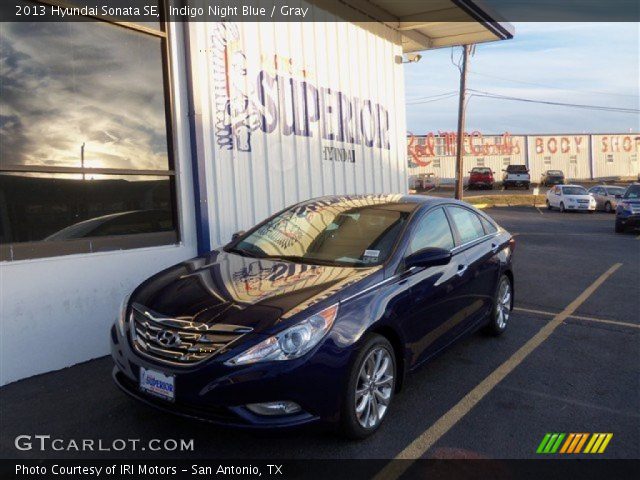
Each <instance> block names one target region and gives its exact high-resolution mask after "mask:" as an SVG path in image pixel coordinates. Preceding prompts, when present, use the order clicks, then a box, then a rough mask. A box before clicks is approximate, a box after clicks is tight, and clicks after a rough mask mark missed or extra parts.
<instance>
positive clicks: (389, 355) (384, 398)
mask: <svg viewBox="0 0 640 480" xmlns="http://www.w3.org/2000/svg"><path fill="white" fill-rule="evenodd" d="M395 379H396V358H395V354H394V351H393V347H392V346H391V344H390V343H389V341H388V340H387V339H386V338H384V337H383V336H381V335H377V334H371V335H369V336H368V337H367V338H366V340H365V342H364V345H363V347H362V349H361V350H360V353H358V356H357V357H356V360H355V362H354V363H353V366H352V367H351V372H350V374H349V382H348V384H347V389H346V392H345V393H344V398H343V402H342V417H341V421H342V432H343V433H344V435H346V436H347V437H350V438H356V439H358V438H365V437H368V436H369V435H371V434H372V433H373V432H375V431H376V430H377V429H378V428H379V427H380V425H381V424H382V421H383V420H384V417H385V414H386V413H387V410H388V408H389V406H390V405H391V400H392V399H393V394H394V389H395V386H396V384H395Z"/></svg>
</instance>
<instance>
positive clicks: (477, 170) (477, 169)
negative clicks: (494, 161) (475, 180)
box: [471, 167, 491, 173]
mask: <svg viewBox="0 0 640 480" xmlns="http://www.w3.org/2000/svg"><path fill="white" fill-rule="evenodd" d="M471 173H491V169H490V168H489V167H474V168H472V169H471Z"/></svg>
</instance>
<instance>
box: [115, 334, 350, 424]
mask: <svg viewBox="0 0 640 480" xmlns="http://www.w3.org/2000/svg"><path fill="white" fill-rule="evenodd" d="M328 340H330V339H329V337H327V339H325V340H324V341H323V343H322V344H321V346H320V349H319V350H317V351H315V352H314V353H313V354H312V355H311V356H310V357H308V358H307V356H305V357H302V358H300V359H296V360H291V361H284V362H265V363H258V364H254V365H247V366H244V367H228V366H225V365H224V364H223V362H222V361H217V360H216V359H215V358H214V359H211V360H208V361H205V362H202V363H201V364H196V365H193V366H189V367H184V366H172V365H168V364H164V363H161V362H157V361H155V360H151V359H147V358H142V357H140V356H139V355H138V354H136V353H135V351H134V350H133V348H132V347H131V345H130V344H129V340H128V339H126V338H123V337H122V336H121V335H120V332H119V331H118V329H117V328H116V327H115V326H114V327H112V330H111V356H112V358H113V360H114V362H115V366H114V369H113V374H112V376H113V380H114V381H115V383H116V385H117V386H118V387H119V388H120V389H121V390H122V391H123V392H125V393H126V394H127V395H129V396H131V397H133V398H135V399H136V400H139V401H141V402H144V403H145V404H147V405H150V406H152V407H155V408H158V409H160V410H163V411H165V412H169V413H173V414H177V415H180V416H184V417H189V418H195V419H198V420H204V421H207V422H210V423H214V424H219V425H226V426H232V427H239V428H287V427H298V426H301V425H306V424H312V423H317V422H320V421H322V422H326V423H335V422H337V421H338V420H339V417H340V403H341V398H342V394H341V392H342V391H343V390H344V382H346V378H345V375H343V373H344V372H347V371H348V368H347V366H348V363H349V356H350V352H349V351H346V350H342V349H341V350H336V351H331V350H332V349H335V346H334V344H333V343H332V342H330V341H328ZM327 355H330V358H331V361H326V360H325V361H323V359H324V358H326V357H327ZM140 367H144V368H145V369H152V370H156V371H160V372H163V373H164V374H165V375H173V376H175V400H174V401H167V400H164V399H160V398H157V397H154V396H152V395H150V394H148V393H146V392H143V391H141V390H140V389H139V387H138V385H139V372H140ZM311 379H312V380H311ZM283 400H288V401H293V402H296V403H297V404H298V405H300V406H301V407H302V411H301V412H299V413H295V414H291V415H280V416H262V415H257V414H255V413H253V412H251V411H249V410H248V409H247V408H245V407H244V405H246V404H249V403H261V402H272V401H283Z"/></svg>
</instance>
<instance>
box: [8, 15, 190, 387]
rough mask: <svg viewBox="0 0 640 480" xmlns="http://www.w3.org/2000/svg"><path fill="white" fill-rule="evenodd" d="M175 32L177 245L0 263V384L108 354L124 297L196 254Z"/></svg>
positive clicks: (176, 28)
mask: <svg viewBox="0 0 640 480" xmlns="http://www.w3.org/2000/svg"><path fill="white" fill-rule="evenodd" d="M181 30H182V25H181V24H179V23H172V24H171V31H170V40H171V45H172V58H173V59H174V63H173V72H172V73H173V77H174V94H175V95H174V102H175V115H176V119H175V121H174V127H175V128H174V130H175V135H176V140H177V141H176V142H175V144H176V147H175V148H176V150H175V158H176V165H177V177H178V178H177V185H178V191H179V198H178V203H179V205H181V206H182V208H181V209H180V217H181V226H182V237H183V242H182V244H180V245H172V246H163V247H153V248H144V249H134V250H126V251H112V252H102V253H94V254H82V255H69V256H64V257H53V258H45V259H34V260H24V261H13V262H0V385H4V384H6V383H9V382H12V381H15V380H19V379H21V378H25V377H29V376H31V375H35V374H38V373H43V372H48V371H51V370H56V369H60V368H64V367H68V366H70V365H73V364H75V363H78V362H82V361H85V360H89V359H91V358H96V357H100V356H102V355H106V354H107V353H108V352H109V328H110V326H111V324H112V323H113V322H114V321H115V319H116V317H117V314H118V309H119V306H120V303H121V301H122V299H123V298H124V296H125V295H126V294H128V293H129V292H131V291H132V290H133V288H135V287H136V286H137V285H138V284H139V283H140V282H141V281H143V280H144V279H145V278H147V277H149V276H151V275H152V274H154V273H156V272H157V271H159V270H161V269H163V268H165V267H168V266H170V265H172V264H175V263H178V262H180V261H181V260H184V259H186V258H190V257H193V256H194V255H195V254H196V245H195V225H194V222H195V217H194V215H193V208H192V205H193V204H194V200H193V189H192V185H191V184H192V181H191V157H190V155H191V153H190V140H189V131H188V128H189V125H188V118H187V111H188V110H187V97H186V91H187V89H186V86H185V81H186V78H185V71H184V58H183V57H184V54H183V51H184V49H183V42H182V39H183V37H182V33H181Z"/></svg>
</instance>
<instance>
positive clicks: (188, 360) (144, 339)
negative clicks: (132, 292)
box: [129, 303, 253, 365]
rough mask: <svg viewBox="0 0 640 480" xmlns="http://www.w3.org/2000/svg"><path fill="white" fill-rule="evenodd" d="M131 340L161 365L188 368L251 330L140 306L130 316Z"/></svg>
mask: <svg viewBox="0 0 640 480" xmlns="http://www.w3.org/2000/svg"><path fill="white" fill-rule="evenodd" d="M129 319H130V320H129V321H130V327H131V328H130V330H131V339H132V341H133V345H134V347H135V348H136V349H137V350H138V352H140V353H142V354H144V355H146V356H149V357H151V358H153V359H156V360H160V361H162V362H168V363H174V364H179V365H189V364H193V363H197V362H201V361H203V360H206V359H207V358H210V357H212V356H214V355H216V354H219V353H222V352H223V351H225V350H226V349H227V348H228V347H229V346H230V345H231V344H233V343H234V342H236V341H237V340H238V339H239V338H240V337H242V336H243V335H245V334H247V333H249V332H251V331H252V330H253V329H252V328H249V327H241V326H238V325H227V324H214V325H209V324H206V323H200V322H193V321H190V320H184V319H178V318H166V317H163V316H162V315H160V314H157V313H155V312H153V311H151V310H149V309H147V308H145V307H144V306H142V305H140V304H135V303H134V304H133V305H132V309H131V315H130V317H129Z"/></svg>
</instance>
